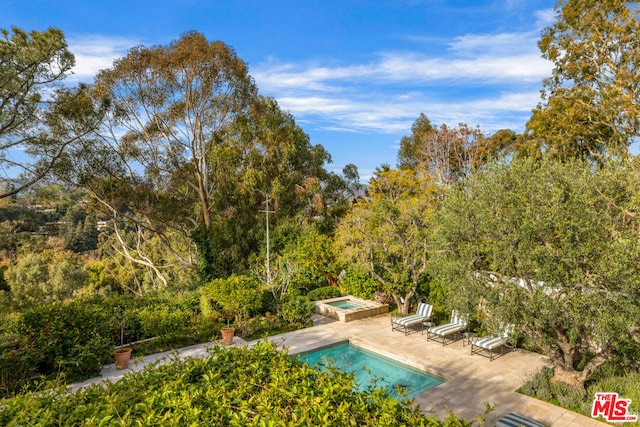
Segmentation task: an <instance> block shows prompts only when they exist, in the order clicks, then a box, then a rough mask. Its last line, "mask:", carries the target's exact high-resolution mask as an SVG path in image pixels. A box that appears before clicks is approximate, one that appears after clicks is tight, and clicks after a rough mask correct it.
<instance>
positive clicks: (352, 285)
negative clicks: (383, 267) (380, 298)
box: [339, 270, 380, 300]
mask: <svg viewBox="0 0 640 427" xmlns="http://www.w3.org/2000/svg"><path fill="white" fill-rule="evenodd" d="M339 284H340V289H341V290H342V291H343V292H344V293H345V294H349V295H353V296H354V297H359V298H364V299H369V300H374V299H375V297H376V292H378V291H379V290H380V283H378V281H376V280H375V279H373V278H372V277H371V276H369V274H367V273H364V272H359V271H353V270H347V271H345V272H343V273H342V274H341V275H340V278H339Z"/></svg>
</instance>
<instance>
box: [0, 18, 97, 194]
mask: <svg viewBox="0 0 640 427" xmlns="http://www.w3.org/2000/svg"><path fill="white" fill-rule="evenodd" d="M0 34H1V37H0V170H2V173H3V174H4V179H7V180H15V182H16V183H17V184H16V185H11V186H3V187H4V188H3V189H0V199H2V198H5V197H11V196H13V195H15V194H17V193H18V192H20V191H23V190H25V189H26V188H28V187H29V186H31V185H33V184H34V183H35V182H37V181H38V180H40V179H42V178H43V177H45V176H47V174H48V173H49V172H50V171H51V168H52V167H53V165H54V164H55V162H56V161H58V160H59V158H60V156H61V155H62V154H63V152H64V150H65V149H66V148H67V146H68V145H69V144H71V143H73V142H75V141H76V140H77V138H78V137H79V136H81V135H84V134H86V133H87V132H89V131H90V130H91V129H93V128H94V127H95V124H96V121H95V117H96V116H95V113H96V111H95V110H90V111H87V110H83V109H82V108H81V107H79V106H78V105H77V104H76V101H77V98H78V97H79V96H80V94H81V93H82V91H83V90H84V87H80V88H78V89H64V88H62V87H61V86H60V82H61V81H62V80H63V79H64V78H65V77H66V76H67V75H68V74H69V73H70V71H71V68H72V67H73V66H74V65H75V58H74V56H73V54H72V53H71V52H70V51H69V50H68V49H67V43H66V41H65V39H64V35H63V33H62V31H60V30H58V29H55V28H49V29H48V30H46V31H44V32H39V31H31V32H26V31H23V30H21V29H19V28H16V27H13V28H12V29H11V32H9V31H8V30H5V29H2V30H0ZM70 116H74V120H73V121H74V123H75V126H76V127H75V128H74V129H65V128H66V126H67V122H66V121H67V119H68V118H69V117H70ZM81 117H83V119H82V120H80V118H81ZM63 129H64V131H63ZM18 182H19V183H18Z"/></svg>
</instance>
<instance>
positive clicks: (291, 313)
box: [280, 297, 316, 325]
mask: <svg viewBox="0 0 640 427" xmlns="http://www.w3.org/2000/svg"><path fill="white" fill-rule="evenodd" d="M315 309H316V306H315V304H314V303H313V302H312V301H311V300H310V299H309V298H307V297H294V298H292V299H290V300H288V301H286V302H285V303H284V304H282V308H281V309H280V314H281V315H282V317H283V318H284V320H286V321H287V322H289V324H291V325H296V324H303V325H304V324H307V323H309V321H310V320H311V316H312V315H313V313H314V312H315Z"/></svg>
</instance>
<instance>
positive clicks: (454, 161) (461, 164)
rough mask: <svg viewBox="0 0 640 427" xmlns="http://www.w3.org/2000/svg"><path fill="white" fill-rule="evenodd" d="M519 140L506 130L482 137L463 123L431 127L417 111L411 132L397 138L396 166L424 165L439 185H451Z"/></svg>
mask: <svg viewBox="0 0 640 427" xmlns="http://www.w3.org/2000/svg"><path fill="white" fill-rule="evenodd" d="M520 140H521V138H520V137H519V136H517V135H516V134H515V133H514V132H513V131H510V130H506V129H504V130H500V131H498V132H497V133H496V134H495V135H493V136H490V137H486V136H485V135H484V134H483V133H482V131H481V130H480V129H479V128H478V127H475V128H472V127H470V126H468V125H466V124H464V123H460V124H459V125H458V126H457V127H450V126H447V125H444V124H443V125H440V126H434V125H432V124H431V121H430V120H429V118H427V116H425V115H424V114H420V116H418V118H417V119H416V121H415V122H414V123H413V125H412V126H411V135H407V136H404V137H402V139H401V140H400V149H399V150H398V168H400V169H415V168H418V167H424V168H426V169H427V171H428V172H429V174H430V175H431V176H433V177H434V178H436V179H437V180H438V182H440V183H441V184H445V185H447V184H453V183H455V182H458V181H460V180H462V179H463V178H465V177H466V176H468V175H469V174H471V173H472V172H473V171H474V170H476V169H477V168H478V167H479V166H482V165H484V164H486V163H487V162H488V161H489V160H490V159H492V158H494V157H500V156H504V155H506V154H508V153H509V152H511V151H513V150H515V149H516V148H517V147H518V145H519V143H520Z"/></svg>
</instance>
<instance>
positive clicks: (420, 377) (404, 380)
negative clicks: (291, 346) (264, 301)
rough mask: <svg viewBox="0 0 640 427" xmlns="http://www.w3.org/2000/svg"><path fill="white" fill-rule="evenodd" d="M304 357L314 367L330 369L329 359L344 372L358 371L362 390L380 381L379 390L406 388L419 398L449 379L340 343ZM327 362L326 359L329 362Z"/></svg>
mask: <svg viewBox="0 0 640 427" xmlns="http://www.w3.org/2000/svg"><path fill="white" fill-rule="evenodd" d="M300 358H301V359H302V360H303V361H305V362H306V363H308V364H310V365H312V366H316V365H317V366H319V367H320V368H322V366H326V364H327V360H328V361H333V363H334V366H336V367H337V368H338V369H340V370H342V371H344V372H354V373H355V378H356V381H357V382H358V387H359V388H360V390H366V388H367V387H368V386H369V385H370V384H371V381H372V380H374V379H377V383H376V385H377V387H383V388H386V389H387V390H389V391H392V392H395V389H396V386H397V385H400V386H402V387H403V388H404V389H405V390H406V391H407V392H408V393H409V394H408V397H415V396H417V395H418V394H420V393H422V392H424V391H426V390H429V389H430V388H433V387H435V386H437V385H438V384H442V383H443V382H445V381H446V380H445V379H444V378H442V377H439V376H437V375H433V374H430V373H428V372H425V371H421V370H419V369H416V368H414V367H412V366H409V365H406V364H404V363H400V362H397V361H395V360H392V359H390V358H388V357H385V356H382V355H380V354H377V353H374V352H372V351H369V350H366V349H364V348H362V347H358V346H356V345H353V344H350V343H349V342H344V343H340V344H337V345H334V346H331V347H325V348H322V349H319V350H315V351H311V352H308V353H303V354H300ZM325 359H326V360H325Z"/></svg>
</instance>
